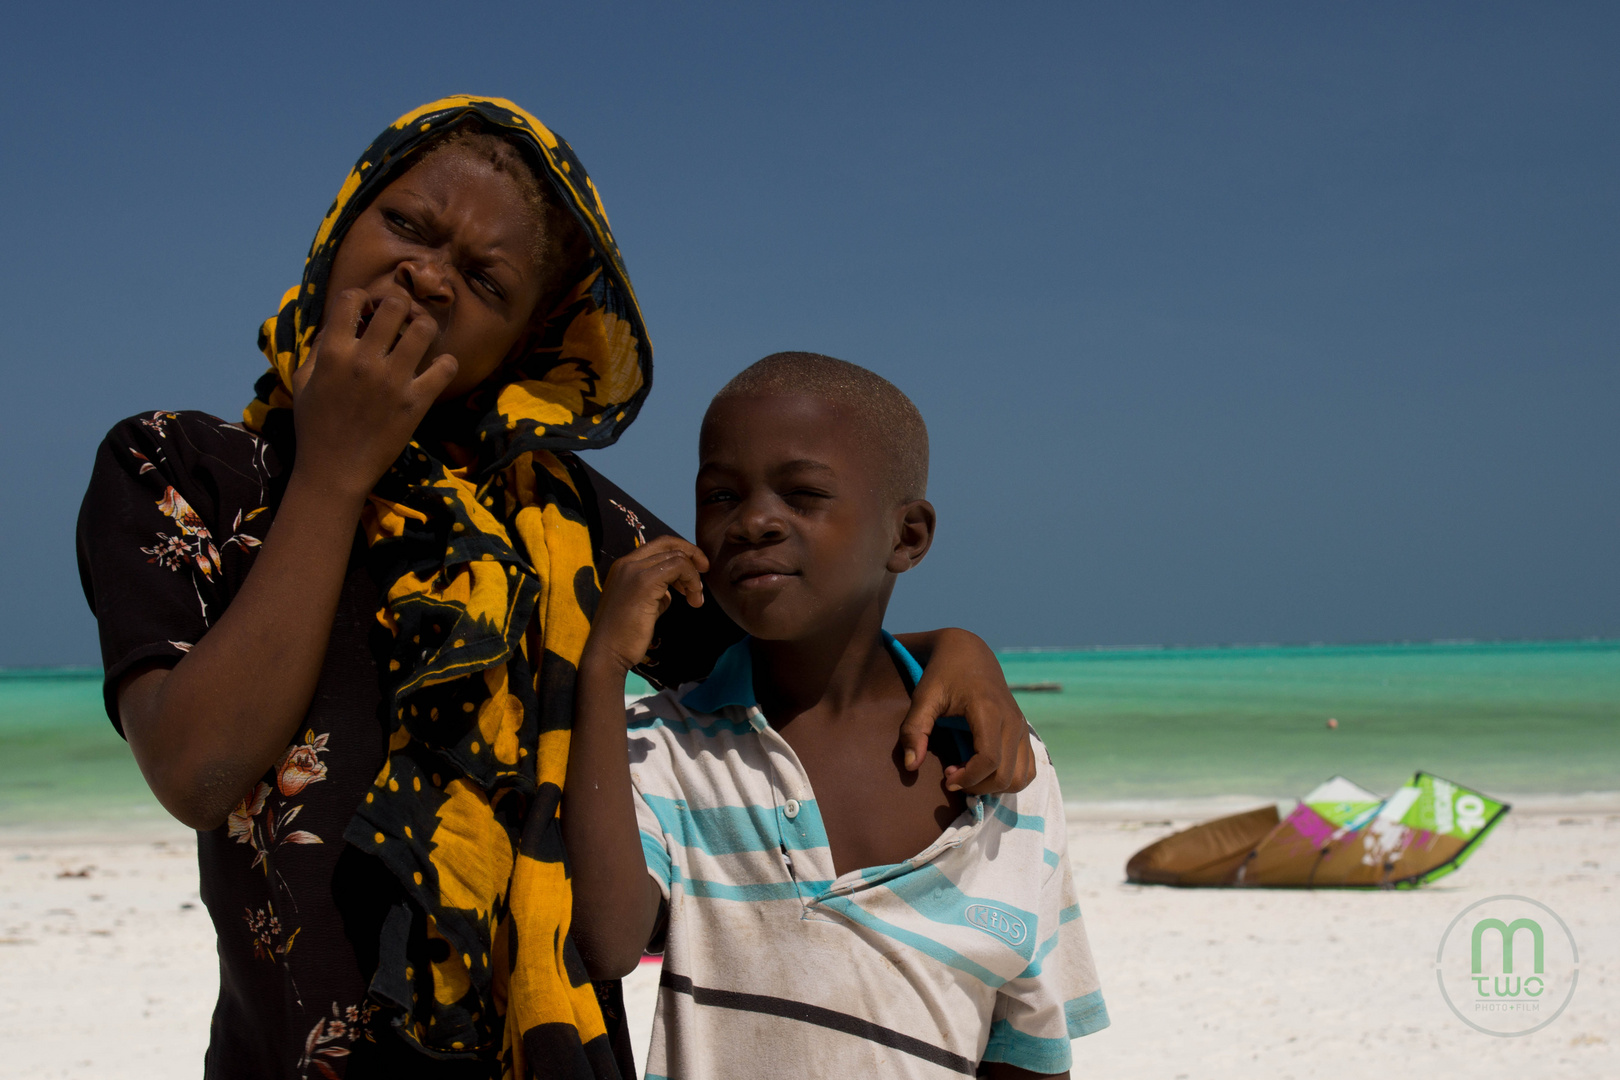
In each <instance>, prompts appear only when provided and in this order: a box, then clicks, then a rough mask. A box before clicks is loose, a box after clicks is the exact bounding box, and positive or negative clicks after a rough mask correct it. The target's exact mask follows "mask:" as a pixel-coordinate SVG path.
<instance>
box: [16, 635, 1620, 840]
mask: <svg viewBox="0 0 1620 1080" xmlns="http://www.w3.org/2000/svg"><path fill="white" fill-rule="evenodd" d="M998 655H999V656H1000V658H1001V661H1002V665H1003V669H1004V670H1005V671H1006V673H1007V679H1008V681H1009V682H1010V683H1013V684H1017V685H1028V684H1056V685H1057V686H1058V687H1060V688H1061V689H1058V690H1045V691H1039V692H1027V693H1020V694H1019V702H1020V704H1021V706H1022V707H1023V709H1024V711H1025V713H1026V715H1027V716H1028V717H1029V719H1030V722H1031V724H1032V725H1033V726H1034V727H1035V729H1036V731H1037V732H1038V733H1039V734H1040V736H1041V738H1042V739H1043V741H1045V743H1046V745H1047V747H1048V749H1049V751H1050V753H1051V756H1052V760H1053V763H1054V765H1055V766H1056V767H1057V770H1058V774H1059V777H1060V779H1061V781H1062V784H1063V789H1064V795H1065V798H1066V799H1067V800H1069V801H1070V802H1093V801H1118V800H1165V799H1179V798H1198V797H1206V796H1223V795H1237V794H1243V795H1250V796H1255V797H1262V798H1288V797H1295V796H1298V795H1300V794H1303V793H1304V792H1305V791H1307V790H1309V788H1310V787H1312V786H1314V785H1315V784H1316V783H1317V782H1319V781H1321V780H1324V779H1326V778H1328V777H1329V776H1332V775H1335V774H1342V775H1345V776H1348V777H1350V778H1351V779H1352V780H1355V781H1356V782H1358V783H1360V784H1362V785H1364V786H1366V787H1369V788H1372V789H1373V790H1375V791H1384V792H1388V791H1390V790H1393V788H1394V787H1396V786H1398V785H1399V784H1400V783H1402V782H1403V781H1404V780H1406V779H1407V778H1409V777H1410V776H1411V774H1412V773H1413V772H1415V771H1417V770H1419V769H1422V770H1424V771H1427V772H1432V773H1435V774H1437V775H1440V776H1444V777H1446V778H1448V779H1451V780H1454V781H1457V782H1459V783H1462V784H1466V785H1468V786H1470V787H1474V788H1478V789H1480V790H1483V791H1486V792H1488V793H1491V794H1493V795H1502V796H1514V795H1538V794H1574V793H1580V792H1587V791H1611V790H1615V789H1620V640H1617V639H1586V640H1577V641H1459V640H1450V641H1429V642H1375V643H1366V644H1309V645H1195V646H1186V645H1181V646H1157V645H1155V646H1125V647H1117V646H1116V647H1097V648H1072V647H1070V648H1062V647H1048V646H1023V647H1013V648H1006V649H1002V650H998ZM629 689H630V690H631V692H634V690H635V689H636V688H635V687H634V686H632V687H630V688H629ZM1329 720H1332V721H1334V723H1333V725H1332V726H1329V723H1328V721H1329ZM162 813H163V811H162V809H161V808H160V807H158V806H157V804H156V801H155V800H154V799H153V798H152V796H151V794H150V793H149V792H148V791H147V789H146V786H145V783H144V781H143V780H142V778H141V775H140V772H139V770H138V769H137V768H136V766H135V763H134V759H133V758H132V756H131V755H130V753H129V749H128V747H127V746H126V745H125V744H124V742H123V740H122V739H121V738H120V737H119V736H118V734H117V732H116V731H115V730H114V729H113V727H112V725H111V724H110V723H109V722H108V721H107V718H106V715H105V712H104V711H103V707H102V700H101V671H100V669H99V668H94V667H85V666H63V667H52V668H0V825H5V826H34V825H43V824H50V823H62V824H73V823H75V822H81V821H92V820H110V819H114V818H116V819H121V820H132V819H134V820H138V819H143V818H145V817H146V816H148V815H153V816H161V815H162Z"/></svg>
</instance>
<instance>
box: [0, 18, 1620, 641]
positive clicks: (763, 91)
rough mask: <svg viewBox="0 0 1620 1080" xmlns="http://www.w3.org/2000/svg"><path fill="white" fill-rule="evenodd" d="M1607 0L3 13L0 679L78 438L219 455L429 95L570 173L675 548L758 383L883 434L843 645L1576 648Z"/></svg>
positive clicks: (616, 469) (1603, 269)
mask: <svg viewBox="0 0 1620 1080" xmlns="http://www.w3.org/2000/svg"><path fill="white" fill-rule="evenodd" d="M1617 55H1620V8H1617V7H1615V6H1614V5H1611V4H1578V3H1569V4H1561V5H1556V6H1538V7H1536V8H1532V7H1531V6H1530V5H1494V4H1460V3H1437V4H1428V5H1421V6H1412V5H1394V4H1354V5H1351V4H1328V3H1315V4H1300V3H1275V4H1267V3H1249V4H1243V5H1211V4H1192V3H1186V4H1151V3H1145V4H1112V5H1097V4H1078V3H1076V4H1022V5H957V4H945V3H931V4H885V3H878V4H861V5H854V4H851V5H847V6H840V5H834V4H818V5H813V6H812V5H804V6H789V5H736V6H726V5H704V6H702V7H701V8H696V6H693V5H651V4H647V5H643V4H634V3H621V4H614V5H559V4H550V3H528V4H511V5H498V4H479V3H462V4H457V5H448V6H447V5H426V4H412V3H394V4H386V5H383V4H375V5H368V4H332V5H300V4H281V5H274V6H272V5H217V4H216V5H196V6H189V7H188V6H175V5H163V4H149V5H112V4H104V5H78V4H71V3H64V4H54V5H29V6H27V7H25V8H23V9H19V10H18V11H16V12H12V13H9V14H8V16H7V29H6V33H5V34H4V36H3V39H0V94H3V100H4V102H5V103H6V106H7V108H6V127H5V147H6V148H5V152H4V153H3V154H0V198H3V199H4V203H5V207H6V208H5V210H4V212H3V213H0V250H3V251H4V252H5V255H6V257H5V258H4V260H0V318H3V319H4V325H5V333H4V335H3V337H0V342H3V344H0V390H3V393H4V396H5V401H6V404H7V414H6V420H5V422H4V424H3V425H0V455H3V460H4V461H5V462H6V463H7V467H6V468H5V469H4V470H3V473H0V476H3V479H0V485H3V488H0V490H3V492H4V496H5V503H6V505H7V507H8V508H9V510H10V512H9V513H7V514H5V515H4V520H3V521H0V595H3V596H4V597H5V598H6V601H5V605H6V610H7V612H8V614H9V615H10V617H9V618H7V619H5V620H3V621H0V622H3V625H0V664H7V663H10V664H35V663H59V662H92V661H93V660H94V659H95V657H96V646H95V634H94V624H93V621H92V620H91V618H90V616H89V613H88V611H87V609H86V608H85V606H84V603H83V600H82V597H81V596H80V593H79V587H78V583H77V578H76V572H75V568H74V559H73V551H72V528H73V520H74V516H75V514H76V512H77V506H78V500H79V498H80V496H81V494H82V492H83V487H84V482H85V479H86V477H87V475H88V470H89V467H90V462H91V457H92V454H93V452H94V448H95V445H96V443H97V441H98V439H99V438H100V436H101V434H102V433H103V432H105V430H106V429H107V428H108V427H109V426H110V425H111V424H112V423H113V422H114V421H116V420H117V419H119V418H120V417H122V416H125V415H128V414H131V413H134V412H137V411H140V410H146V409H155V408H196V409H205V410H208V411H211V412H214V413H218V414H221V415H225V416H229V417H233V418H234V417H236V416H237V415H239V412H240V409H241V406H242V404H243V403H244V402H245V401H246V399H247V397H248V395H249V393H250V387H251V384H252V382H253V379H254V378H255V377H256V376H257V375H258V374H259V372H260V370H261V368H262V360H261V358H260V357H259V356H258V354H257V352H256V350H255V348H254V332H255V330H256V327H257V325H258V323H259V322H260V320H262V319H263V318H264V317H265V316H266V315H267V314H269V313H270V312H271V311H272V309H273V306H274V304H275V302H276V300H277V299H278V297H279V296H280V294H281V292H282V290H283V289H285V288H286V287H287V286H288V285H289V284H292V283H293V282H294V281H296V279H297V277H298V274H299V271H300V266H301V263H302V259H303V255H304V252H305V250H306V249H307V247H308V244H309V239H310V236H311V235H312V233H313V230H314V228H315V226H316V224H317V222H318V220H319V218H320V215H321V213H322V212H323V211H324V209H325V208H326V206H327V204H328V203H329V202H330V200H331V198H332V195H333V194H334V193H335V191H336V189H337V185H338V184H339V182H340V181H341V179H342V177H343V174H344V172H345V170H346V169H347V167H348V165H349V164H350V163H351V162H352V160H353V159H354V157H355V156H356V155H357V154H358V152H359V151H360V150H361V149H362V148H363V147H364V146H365V144H366V143H367V142H368V141H369V139H370V138H371V137H372V136H373V135H374V134H375V133H376V132H377V131H378V130H380V129H381V128H382V127H383V126H384V125H386V124H387V123H388V122H389V121H390V120H392V119H393V117H394V116H396V115H397V114H399V113H401V112H403V111H405V110H406V109H407V108H409V107H411V106H413V105H416V104H418V103H420V102H423V101H426V100H429V99H432V98H435V97H438V96H441V95H443V94H446V93H457V92H473V93H486V94H496V95H501V96H505V97H510V98H513V99H514V100H516V101H518V102H520V103H522V104H523V105H525V106H526V107H527V108H529V109H530V110H531V111H533V112H534V113H536V114H537V115H538V116H540V117H541V118H542V119H543V120H545V121H546V122H547V123H548V124H550V125H551V126H552V127H553V128H555V129H556V130H557V131H559V132H560V133H562V134H563V135H565V136H566V137H567V138H568V139H569V140H570V142H572V144H573V145H574V148H575V149H576V150H577V151H578V152H579V154H580V156H581V158H582V159H583V160H584V161H585V163H586V164H587V166H588V167H589V168H590V170H591V173H592V176H593V177H594V178H595V179H596V181H597V184H598V186H599V187H600V189H601V190H602V193H603V197H604V200H605V202H606V205H607V208H608V211H609V214H610V215H611V216H612V219H613V223H614V226H615V230H616V231H617V233H618V236H619V240H620V243H621V245H622V247H623V249H624V252H625V256H626V260H627V262H628V265H629V267H630V271H631V274H632V277H633V279H634V280H635V283H636V286H637V290H638V293H639V294H640V297H641V299H642V302H643V304H644V308H645V312H646V316H647V320H648V324H649V327H650V329H651V333H652V337H653V343H654V347H655V350H656V357H657V359H656V365H657V367H656V380H655V389H654V392H653V395H652V398H651V400H650V402H649V404H648V406H647V408H646V409H645V410H644V412H643V413H642V415H641V418H640V420H638V422H637V424H636V426H635V427H634V428H632V429H631V431H630V432H629V433H628V434H627V435H626V436H625V438H624V439H623V441H622V442H621V443H620V444H619V445H618V446H617V447H614V448H613V449H611V450H608V451H604V452H601V453H599V454H597V455H596V459H595V460H596V463H597V464H598V466H599V467H601V468H602V469H603V470H604V471H606V472H608V473H609V475H611V476H613V477H614V478H615V479H616V480H618V481H619V482H620V483H621V484H623V485H624V486H625V487H626V488H627V489H629V490H630V491H632V492H633V493H634V494H636V495H637V496H638V497H639V498H641V499H642V500H643V501H644V502H646V503H647V504H648V505H649V506H650V507H651V508H652V509H654V510H655V511H656V512H659V513H661V514H663V515H664V516H666V517H667V518H668V519H669V520H670V521H671V522H672V523H674V524H676V525H678V526H680V527H682V528H686V527H688V526H689V523H690V520H691V510H690V483H691V472H692V469H693V461H694V445H695V432H696V426H697V422H698V419H699V417H700V415H701V412H702V409H703V406H704V404H705V403H706V401H707V399H708V397H709V395H710V394H712V393H713V392H714V390H715V389H717V388H718V387H719V386H720V385H721V384H722V383H723V382H724V381H725V380H726V379H727V378H728V377H729V376H730V375H731V374H733V373H734V372H736V371H737V370H738V369H740V368H741V367H743V366H744V365H746V364H747V363H749V362H751V361H752V360H754V359H757V358H758V357H759V356H761V355H763V354H765V353H768V352H773V351H776V350H779V349H811V350H816V351H821V352H827V353H831V354H833V355H835V356H840V357H843V358H845V359H848V360H852V361H855V362H858V363H862V364H865V365H867V366H869V367H872V368H874V369H876V370H877V371H879V372H881V373H883V374H884V375H886V376H888V377H889V378H891V379H892V380H894V381H895V382H896V383H898V384H899V385H900V386H901V387H902V388H903V389H905V390H906V391H907V392H908V393H910V394H911V395H912V396H913V397H914V399H915V400H916V401H917V402H918V404H919V406H920V407H921V408H922V410H923V413H924V415H925V416H926V417H927V419H928V421H929V424H930V427H931V431H932V435H933V442H934V463H933V483H932V489H931V495H932V497H933V499H934V501H935V503H936V505H937V506H938V508H939V511H940V518H941V530H940V535H939V540H938V543H937V545H936V547H935V549H934V553H933V554H932V555H931V556H930V558H929V560H928V562H927V563H926V564H925V565H924V566H923V567H922V568H921V569H919V570H918V571H917V572H916V573H915V574H914V575H911V576H909V577H908V579H907V580H904V581H902V583H901V587H900V589H899V590H898V592H897V595H896V601H895V606H894V612H893V616H892V618H891V625H893V626H895V627H896V628H911V627H918V626H925V625H938V624H946V623H950V624H960V625H965V626H968V627H971V628H973V629H975V630H978V631H979V632H981V633H982V634H984V635H985V636H986V637H987V638H989V639H990V640H991V641H993V642H995V643H998V644H1022V645H1033V644H1048V645H1062V644H1079V645H1119V644H1138V643H1216V642H1255V641H1281V642H1288V641H1364V640H1389V639H1427V638H1436V637H1477V638H1495V637H1510V638H1517V637H1566V636H1588V635H1614V634H1620V614H1617V613H1620V561H1617V559H1616V557H1615V553H1616V550H1617V541H1620V508H1617V503H1616V498H1615V488H1616V479H1617V478H1616V462H1620V420H1617V414H1620V409H1617V406H1620V363H1617V362H1616V361H1617V345H1620V303H1617V297H1620V289H1617V286H1620V202H1617V197H1620V141H1617V140H1616V138H1615V132H1616V131H1620V64H1616V63H1615V61H1614V58H1615V57H1616V56H1617Z"/></svg>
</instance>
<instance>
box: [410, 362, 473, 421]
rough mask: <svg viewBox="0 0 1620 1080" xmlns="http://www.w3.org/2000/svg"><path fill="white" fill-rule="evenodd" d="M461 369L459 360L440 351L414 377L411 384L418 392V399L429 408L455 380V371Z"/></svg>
mask: <svg viewBox="0 0 1620 1080" xmlns="http://www.w3.org/2000/svg"><path fill="white" fill-rule="evenodd" d="M460 370H461V361H459V360H457V359H456V358H455V357H453V356H451V355H450V354H449V353H440V354H439V355H438V356H436V357H434V358H433V363H431V364H429V365H428V366H427V367H426V368H425V369H424V370H423V371H422V374H420V375H418V376H416V377H415V379H414V380H413V382H412V386H413V387H414V389H415V390H416V392H417V394H418V400H419V401H420V402H422V403H424V404H425V406H426V407H429V408H431V407H432V405H433V403H434V402H435V401H438V400H439V395H440V394H442V393H444V388H445V387H447V386H449V385H450V384H451V382H453V381H454V380H455V377H456V372H458V371H460Z"/></svg>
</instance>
